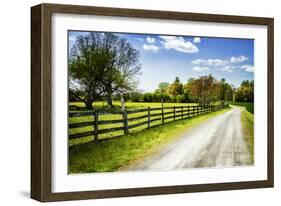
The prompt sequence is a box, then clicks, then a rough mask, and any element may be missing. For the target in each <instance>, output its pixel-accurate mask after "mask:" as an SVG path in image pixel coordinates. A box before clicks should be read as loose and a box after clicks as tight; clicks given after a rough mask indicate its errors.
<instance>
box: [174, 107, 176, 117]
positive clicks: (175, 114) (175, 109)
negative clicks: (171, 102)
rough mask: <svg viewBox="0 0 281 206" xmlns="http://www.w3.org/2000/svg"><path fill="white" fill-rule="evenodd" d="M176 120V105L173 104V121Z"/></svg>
mask: <svg viewBox="0 0 281 206" xmlns="http://www.w3.org/2000/svg"><path fill="white" fill-rule="evenodd" d="M175 120H176V106H174V121H175Z"/></svg>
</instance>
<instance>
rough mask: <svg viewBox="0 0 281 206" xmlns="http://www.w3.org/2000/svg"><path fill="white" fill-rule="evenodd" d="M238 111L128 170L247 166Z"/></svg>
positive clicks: (246, 154) (187, 134) (196, 130)
mask: <svg viewBox="0 0 281 206" xmlns="http://www.w3.org/2000/svg"><path fill="white" fill-rule="evenodd" d="M240 118H241V111H240V110H239V109H237V108H233V109H232V110H230V111H228V112H226V113H223V114H221V115H219V116H216V117H214V118H212V119H210V120H207V121H206V122H204V123H202V124H200V125H199V126H197V127H195V128H193V129H192V130H190V131H188V132H186V133H185V134H183V135H182V137H180V138H179V139H178V140H177V141H175V142H173V143H171V144H169V145H168V146H166V147H165V148H164V149H162V150H161V151H160V152H159V153H157V154H156V155H154V156H152V157H149V158H147V159H145V160H144V161H142V162H141V163H138V164H137V165H132V166H130V169H129V170H170V169H181V168H198V167H228V166H239V165H241V166H242V165H249V164H251V161H250V155H249V152H248V149H247V146H246V143H245V141H244V138H243V133H242V126H241V121H240Z"/></svg>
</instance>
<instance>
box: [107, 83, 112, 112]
mask: <svg viewBox="0 0 281 206" xmlns="http://www.w3.org/2000/svg"><path fill="white" fill-rule="evenodd" d="M106 91H107V105H108V106H110V107H112V106H113V104H112V87H111V85H108V86H107V89H106Z"/></svg>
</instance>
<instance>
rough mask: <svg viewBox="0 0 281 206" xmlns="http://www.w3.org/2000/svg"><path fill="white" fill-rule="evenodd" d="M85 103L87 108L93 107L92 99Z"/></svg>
mask: <svg viewBox="0 0 281 206" xmlns="http://www.w3.org/2000/svg"><path fill="white" fill-rule="evenodd" d="M85 104H86V108H87V109H91V110H92V109H93V101H86V102H85Z"/></svg>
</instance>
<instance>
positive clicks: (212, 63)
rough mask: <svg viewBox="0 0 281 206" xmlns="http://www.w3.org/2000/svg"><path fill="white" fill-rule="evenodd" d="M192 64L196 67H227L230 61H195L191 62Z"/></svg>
mask: <svg viewBox="0 0 281 206" xmlns="http://www.w3.org/2000/svg"><path fill="white" fill-rule="evenodd" d="M191 63H192V64H196V65H204V66H211V67H219V66H225V65H227V64H228V61H227V60H223V59H195V60H193V61H191Z"/></svg>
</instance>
